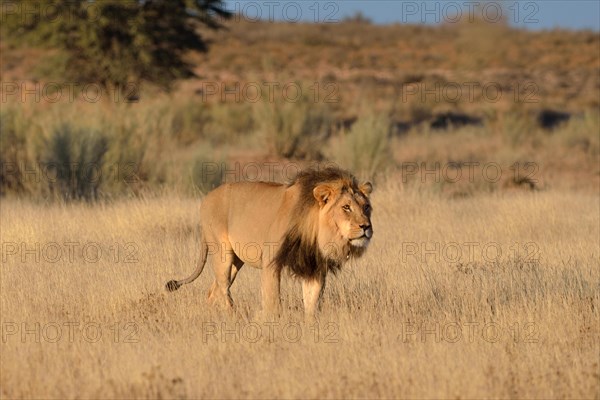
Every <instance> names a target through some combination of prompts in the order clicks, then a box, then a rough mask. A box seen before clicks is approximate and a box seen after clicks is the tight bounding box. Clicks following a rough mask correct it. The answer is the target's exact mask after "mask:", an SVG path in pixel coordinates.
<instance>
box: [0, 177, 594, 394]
mask: <svg viewBox="0 0 600 400" xmlns="http://www.w3.org/2000/svg"><path fill="white" fill-rule="evenodd" d="M373 204H374V217H373V223H374V227H375V236H374V240H373V242H372V245H371V248H370V249H369V252H368V253H367V255H366V256H365V257H364V258H363V259H361V260H360V261H357V262H354V263H353V264H352V265H350V266H348V268H346V269H345V270H343V271H342V272H341V273H340V274H339V275H338V276H337V277H335V278H332V279H330V280H329V282H328V287H327V290H326V292H325V296H324V299H323V307H322V312H321V314H320V318H319V326H318V327H315V326H314V325H312V326H307V325H304V324H303V323H302V318H303V316H302V305H301V300H300V299H301V293H300V287H299V286H300V285H299V284H298V283H297V282H295V281H294V280H293V279H291V278H289V277H286V278H285V279H284V284H283V291H282V297H283V300H284V302H283V308H284V312H283V316H282V319H281V320H280V321H278V322H277V323H275V324H274V325H269V324H268V322H265V321H264V320H262V319H261V318H260V316H259V310H260V303H259V301H260V294H259V289H258V288H259V286H258V285H259V272H258V271H257V270H255V269H252V268H248V267H245V268H247V269H242V270H241V272H240V274H239V276H238V278H237V280H236V282H235V283H234V286H233V290H232V294H233V297H234V300H235V301H236V304H237V315H233V316H232V315H228V314H227V313H222V312H218V311H216V310H214V309H211V308H210V307H208V306H207V305H206V303H205V298H206V291H207V289H208V287H209V285H210V283H211V280H212V271H211V270H210V268H208V269H206V270H205V272H204V274H203V275H202V276H201V277H200V278H199V279H198V280H197V281H196V282H194V283H193V284H191V285H189V286H186V287H184V288H182V289H180V291H178V292H176V293H172V294H168V293H166V292H165V291H164V289H163V285H164V283H165V282H166V281H167V280H169V279H171V278H173V277H183V276H187V275H188V274H189V273H190V272H191V271H192V270H193V268H194V265H195V259H196V258H197V255H198V246H197V243H198V224H197V222H198V201H197V200H194V199H184V198H181V197H174V196H166V197H156V198H143V199H133V200H123V201H119V202H115V203H114V204H109V205H103V206H95V207H90V206H87V205H64V206H47V205H39V204H34V203H31V202H14V201H10V202H3V205H2V207H3V211H2V212H3V214H2V235H3V243H4V245H5V246H7V244H6V243H7V242H8V241H10V242H14V243H16V244H17V246H18V248H17V249H16V250H14V249H13V248H12V247H11V248H9V249H8V250H10V251H8V252H7V251H3V257H5V259H4V260H3V274H2V286H1V290H2V304H1V307H2V323H3V339H2V340H3V343H2V395H3V397H5V398H38V397H44V398H48V397H50V398H68V397H73V396H75V397H83V398H99V397H103V398H113V397H115V398H131V397H150V398H169V397H178V398H199V397H202V398H239V397H251V398H265V397H269V398H271V397H284V398H298V397H301V398H343V397H369V398H372V397H396V398H397V397H412V398H415V397H419V398H449V397H465V398H481V397H495V398H498V397H501V398H508V397H511V398H593V397H596V398H597V397H598V393H599V389H600V386H599V375H598V368H599V366H598V352H599V351H600V348H599V343H598V337H599V335H600V323H599V311H598V302H599V291H598V285H599V282H600V272H599V271H600V262H599V261H598V237H599V235H600V232H599V229H600V228H599V224H598V217H597V212H598V196H597V195H595V194H570V193H559V192H543V193H526V194H523V193H506V194H501V195H498V194H492V195H481V196H478V197H474V198H466V199H455V200H446V199H441V198H439V196H435V195H423V194H418V193H416V192H414V191H407V190H402V189H401V188H400V187H399V186H398V185H397V183H395V182H388V183H385V184H382V185H381V186H380V187H378V188H377V191H376V192H375V193H374V194H373ZM68 243H72V244H68ZM21 245H22V246H24V247H23V248H21V247H20V246H21ZM36 246H39V247H37V250H35V249H36ZM86 246H87V247H86ZM69 248H72V249H73V251H72V254H73V255H72V256H70V255H69V254H68V250H69ZM84 248H86V250H85V251H84ZM26 249H27V250H29V253H25V252H24V251H25V250H26ZM4 250H6V249H4ZM13 250H14V251H13ZM31 250H33V251H31ZM57 253H58V254H61V253H62V255H59V256H58V261H56V260H57ZM35 257H38V259H37V260H36V259H35ZM98 258H99V259H98ZM36 324H38V325H36Z"/></svg>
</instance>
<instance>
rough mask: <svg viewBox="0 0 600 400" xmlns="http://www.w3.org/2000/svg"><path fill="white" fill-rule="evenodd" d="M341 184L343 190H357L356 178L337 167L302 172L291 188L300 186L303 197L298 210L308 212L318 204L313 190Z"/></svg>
mask: <svg viewBox="0 0 600 400" xmlns="http://www.w3.org/2000/svg"><path fill="white" fill-rule="evenodd" d="M330 182H331V183H333V182H336V183H338V182H339V183H341V184H342V187H343V188H356V186H357V182H356V178H355V177H354V176H353V175H352V174H351V173H350V172H348V171H344V170H342V169H339V168H337V167H327V168H318V167H315V168H308V169H305V170H303V171H300V172H299V173H298V175H297V176H296V179H294V180H293V181H292V182H290V183H289V184H288V187H289V186H293V185H300V189H301V195H300V202H299V204H298V207H297V210H299V211H306V210H307V209H308V208H309V207H313V206H315V205H316V204H317V200H316V199H315V196H314V195H313V189H314V188H315V187H317V186H319V185H321V184H323V183H330Z"/></svg>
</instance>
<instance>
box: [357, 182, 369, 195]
mask: <svg viewBox="0 0 600 400" xmlns="http://www.w3.org/2000/svg"><path fill="white" fill-rule="evenodd" d="M358 190H360V191H361V192H362V193H363V194H364V195H365V196H367V197H369V195H370V194H371V192H372V191H373V185H372V184H371V182H365V183H363V184H361V185H360V186H359V187H358Z"/></svg>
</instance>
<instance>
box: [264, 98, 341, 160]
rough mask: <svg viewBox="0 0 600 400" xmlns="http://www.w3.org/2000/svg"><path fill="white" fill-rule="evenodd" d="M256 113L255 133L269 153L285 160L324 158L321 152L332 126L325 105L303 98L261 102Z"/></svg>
mask: <svg viewBox="0 0 600 400" xmlns="http://www.w3.org/2000/svg"><path fill="white" fill-rule="evenodd" d="M255 110H256V116H255V118H254V119H255V121H256V125H257V129H258V134H259V135H260V136H261V137H262V138H263V140H264V141H265V143H266V145H267V146H268V148H269V149H270V152H271V153H273V154H276V155H278V156H280V157H285V158H297V159H306V160H321V159H323V154H322V153H321V151H320V149H321V148H322V146H323V145H324V144H325V141H326V140H327V138H328V136H329V134H330V132H331V126H332V123H333V118H332V116H331V112H330V111H329V109H328V108H327V107H326V106H324V105H316V104H311V102H310V100H309V99H306V98H303V99H301V100H300V101H298V102H293V103H292V102H290V103H287V102H279V103H278V102H275V103H268V102H264V103H261V104H259V105H258V106H257V107H256V108H255Z"/></svg>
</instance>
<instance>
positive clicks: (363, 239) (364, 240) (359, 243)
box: [350, 234, 370, 247]
mask: <svg viewBox="0 0 600 400" xmlns="http://www.w3.org/2000/svg"><path fill="white" fill-rule="evenodd" d="M369 240H370V239H369V237H368V236H367V235H366V234H363V235H362V236H359V237H356V238H353V239H350V244H351V245H352V246H354V247H364V246H366V245H367V244H369Z"/></svg>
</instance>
